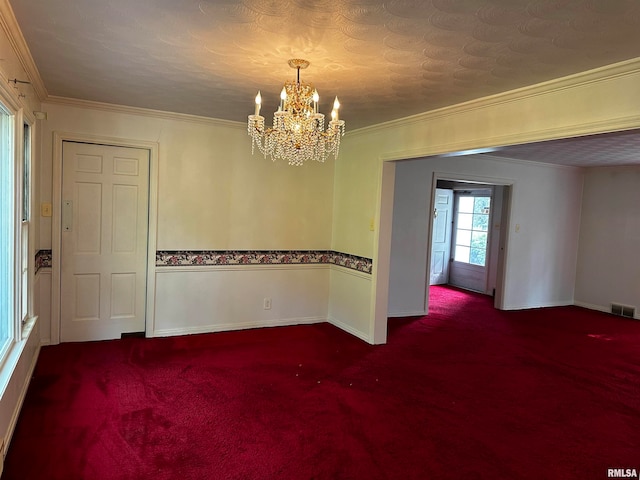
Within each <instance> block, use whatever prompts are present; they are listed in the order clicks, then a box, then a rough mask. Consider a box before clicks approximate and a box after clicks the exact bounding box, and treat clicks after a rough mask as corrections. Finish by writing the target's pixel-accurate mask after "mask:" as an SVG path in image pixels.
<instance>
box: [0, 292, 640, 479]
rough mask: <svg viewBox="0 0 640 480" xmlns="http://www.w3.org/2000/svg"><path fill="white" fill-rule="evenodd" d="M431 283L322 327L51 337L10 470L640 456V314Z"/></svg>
mask: <svg viewBox="0 0 640 480" xmlns="http://www.w3.org/2000/svg"><path fill="white" fill-rule="evenodd" d="M491 301H492V299H491V298H489V297H484V296H481V295H476V294H471V293H465V292H460V291H456V290H448V289H445V288H442V287H432V291H431V314H430V315H429V316H428V317H423V318H416V319H392V320H390V322H389V325H390V326H389V343H388V344H387V345H384V346H379V347H373V346H369V345H366V344H364V343H363V342H361V341H359V340H357V339H355V338H353V337H351V336H349V335H348V334H346V333H344V332H341V331H340V330H338V329H336V328H334V327H333V326H331V325H328V324H320V325H312V326H299V327H286V328H273V329H261V330H252V331H242V332H228V333H219V334H211V335H197V336H189V337H174V338H159V339H126V340H119V341H110V342H97V343H85V344H63V345H58V346H51V347H44V348H43V349H42V353H41V356H40V360H39V362H38V365H37V367H36V371H35V375H34V378H33V381H32V384H31V387H30V389H29V392H28V394H27V398H26V400H25V404H24V408H23V410H22V414H21V417H20V420H19V422H18V425H17V428H16V431H15V434H14V437H13V440H12V443H11V445H10V449H9V452H8V455H7V458H6V460H5V472H4V474H3V477H2V478H3V480H11V479H21V480H25V479H38V480H44V479H64V480H73V479H83V480H102V479H119V480H120V479H132V480H133V479H153V480H164V479H184V480H196V479H197V480H202V479H225V480H226V479H317V480H319V479H367V480H369V479H372V480H373V479H403V480H404V479H456V480H458V479H465V480H469V479H492V480H493V479H536V480H540V479H579V480H588V479H605V478H607V469H608V468H636V469H640V322H637V321H633V320H625V319H621V318H618V317H612V316H609V315H606V314H601V313H597V312H592V311H588V310H583V309H579V308H575V307H562V308H550V309H541V310H531V311H520V312H500V311H496V310H494V309H493V308H492V307H491Z"/></svg>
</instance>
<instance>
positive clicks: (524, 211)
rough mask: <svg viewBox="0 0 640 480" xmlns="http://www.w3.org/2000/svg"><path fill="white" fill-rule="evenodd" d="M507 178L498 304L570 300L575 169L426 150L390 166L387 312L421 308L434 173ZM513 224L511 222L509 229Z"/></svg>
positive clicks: (576, 224) (577, 185) (578, 190)
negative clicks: (503, 283) (426, 154)
mask: <svg viewBox="0 0 640 480" xmlns="http://www.w3.org/2000/svg"><path fill="white" fill-rule="evenodd" d="M435 173H437V174H438V175H439V176H441V177H444V178H454V179H462V180H464V179H469V178H468V177H469V176H472V177H474V178H478V179H480V178H484V179H485V180H486V183H492V181H493V180H499V181H500V182H504V183H510V184H513V192H512V193H513V195H512V202H511V218H510V219H509V224H510V226H511V229H510V231H509V232H508V240H507V258H506V259H507V270H506V279H507V283H506V286H505V292H504V293H505V305H504V306H505V308H506V309H518V308H532V307H543V306H551V305H569V304H572V303H573V288H574V278H575V271H576V251H577V245H578V232H579V228H580V202H581V195H582V170H581V169H578V168H569V167H558V166H553V165H546V164H539V163H534V162H521V161H511V160H505V159H501V158H498V157H491V156H489V155H486V154H485V155H470V156H460V157H445V158H442V157H433V158H427V159H419V160H410V161H405V162H399V163H398V165H397V166H396V188H395V203H394V223H393V232H392V243H391V245H392V246H391V265H390V268H391V275H390V288H389V313H390V314H391V315H401V314H406V312H412V311H415V312H416V313H419V312H420V310H421V309H424V304H425V291H426V289H427V286H428V275H427V274H426V273H427V265H428V263H427V256H428V248H427V246H428V240H429V237H428V235H429V219H430V215H429V212H430V211H431V209H432V207H431V192H432V181H433V178H434V174H435ZM516 226H519V228H518V229H517V230H516Z"/></svg>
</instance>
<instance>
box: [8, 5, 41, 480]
mask: <svg viewBox="0 0 640 480" xmlns="http://www.w3.org/2000/svg"><path fill="white" fill-rule="evenodd" d="M16 26H17V24H16V22H15V18H14V17H13V14H12V12H11V10H10V8H9V5H8V4H7V3H6V1H4V0H0V82H2V88H3V95H4V94H6V95H8V98H9V99H11V103H13V105H15V106H16V107H14V108H15V109H16V112H15V113H16V114H19V113H20V110H21V111H22V113H23V115H24V116H25V118H27V119H28V118H30V117H32V115H33V114H32V112H33V111H36V110H39V109H40V101H39V100H38V95H37V94H36V91H35V90H34V87H33V85H25V84H10V83H9V80H12V79H18V80H23V81H26V80H29V77H28V76H27V72H26V71H25V70H24V68H23V66H22V63H21V61H20V59H19V58H18V55H17V54H16V52H15V51H14V49H13V46H14V43H13V42H12V41H11V40H10V38H9V35H8V33H7V32H10V31H12V29H15V28H16ZM7 86H8V87H7ZM33 127H34V128H33V130H32V134H33V135H34V136H35V138H39V122H34V125H33ZM32 153H33V155H34V169H35V170H36V171H37V169H38V165H39V163H38V162H39V159H40V157H39V151H38V145H37V143H36V149H35V151H34V152H32ZM34 184H36V186H35V189H36V192H35V198H34V202H36V204H37V201H38V197H37V190H38V189H37V174H36V178H34ZM35 210H36V211H37V208H36V209H35ZM33 223H34V225H32V226H30V235H32V237H33V236H35V235H37V220H36V221H35V222H33ZM4 247H5V246H3V248H4ZM35 248H36V247H35V245H34V249H35ZM33 253H34V255H35V251H34V252H33ZM31 263H32V264H33V260H32V261H31ZM37 283H38V282H37V279H35V278H34V279H33V289H34V290H37V289H38V284H37ZM36 303H37V302H36ZM38 313H39V312H38V310H37V306H36V309H35V314H36V315H37V314H38ZM38 327H39V325H38V322H37V321H35V319H34V320H31V321H30V322H29V323H28V324H27V326H26V327H25V328H23V331H22V337H21V338H18V339H17V341H16V342H15V343H14V345H13V346H12V348H11V349H10V351H9V353H8V355H7V358H6V359H5V361H4V363H3V364H2V368H1V369H0V443H2V448H1V449H0V472H1V469H2V463H3V461H4V455H5V454H6V452H7V448H8V445H9V440H10V437H11V435H12V433H13V429H14V427H15V424H16V421H17V419H18V415H19V413H20V407H21V405H22V401H23V399H24V396H25V394H26V391H27V388H28V386H29V381H30V379H31V374H32V372H33V368H34V366H35V363H36V361H37V359H38V353H39V351H40V338H39V332H38Z"/></svg>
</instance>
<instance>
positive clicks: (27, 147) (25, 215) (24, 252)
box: [20, 123, 32, 325]
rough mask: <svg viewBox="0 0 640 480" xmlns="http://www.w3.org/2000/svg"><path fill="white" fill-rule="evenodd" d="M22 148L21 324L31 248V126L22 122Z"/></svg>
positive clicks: (25, 311) (26, 300)
mask: <svg viewBox="0 0 640 480" xmlns="http://www.w3.org/2000/svg"><path fill="white" fill-rule="evenodd" d="M22 140H23V142H22V145H23V148H22V175H21V177H22V185H21V187H22V188H21V191H22V202H21V203H22V225H21V228H20V276H21V279H20V280H21V281H20V283H21V288H20V297H21V298H20V319H21V320H22V325H24V324H25V323H26V321H27V320H28V319H29V310H30V308H29V295H28V292H30V288H29V287H30V285H29V279H30V269H29V264H30V260H31V257H32V255H31V248H30V243H29V225H30V220H31V211H30V209H31V126H30V125H29V124H28V123H25V124H24V129H23V139H22Z"/></svg>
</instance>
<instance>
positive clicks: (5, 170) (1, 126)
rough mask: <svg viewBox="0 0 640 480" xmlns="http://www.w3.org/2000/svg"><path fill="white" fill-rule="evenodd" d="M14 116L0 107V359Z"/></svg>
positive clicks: (9, 305) (10, 259)
mask: <svg viewBox="0 0 640 480" xmlns="http://www.w3.org/2000/svg"><path fill="white" fill-rule="evenodd" d="M13 125H14V116H13V115H10V114H9V112H8V110H6V109H5V108H4V106H3V105H2V104H1V103H0V246H1V247H0V359H2V358H4V356H5V355H6V353H7V350H8V348H9V346H10V345H11V341H12V339H13V331H14V327H13V326H14V306H15V301H14V298H15V297H14V292H15V288H14V279H15V276H14V275H15V267H14V256H13V251H14V249H13V247H14V239H15V214H14V213H15V209H14V195H13V193H14V179H15V169H14V153H13V152H14V141H13V139H14V137H13V132H14V129H13Z"/></svg>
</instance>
